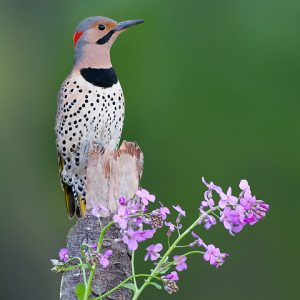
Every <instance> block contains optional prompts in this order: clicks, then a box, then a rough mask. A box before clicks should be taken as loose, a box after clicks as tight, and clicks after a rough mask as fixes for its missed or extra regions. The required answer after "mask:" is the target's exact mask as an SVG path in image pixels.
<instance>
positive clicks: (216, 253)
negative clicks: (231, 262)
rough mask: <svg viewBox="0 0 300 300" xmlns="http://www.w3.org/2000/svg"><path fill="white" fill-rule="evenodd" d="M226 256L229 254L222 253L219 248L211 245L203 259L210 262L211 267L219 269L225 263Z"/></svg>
mask: <svg viewBox="0 0 300 300" xmlns="http://www.w3.org/2000/svg"><path fill="white" fill-rule="evenodd" d="M226 256H228V254H227V253H221V251H220V249H219V248H216V247H215V246H214V245H212V244H211V245H208V246H207V249H206V252H205V253H204V255H203V258H204V260H205V261H209V263H210V264H211V265H214V266H216V267H217V268H218V267H219V266H221V265H222V264H223V263H224V260H225V257H226Z"/></svg>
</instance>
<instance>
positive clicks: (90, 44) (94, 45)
mask: <svg viewBox="0 0 300 300" xmlns="http://www.w3.org/2000/svg"><path fill="white" fill-rule="evenodd" d="M142 22H144V21H143V20H129V21H124V22H116V21H114V20H112V19H109V18H105V17H100V16H97V17H88V18H86V19H84V20H83V21H81V22H80V23H79V24H78V25H77V28H76V30H75V34H74V37H73V41H74V48H75V65H76V63H77V64H78V63H79V64H80V65H83V66H84V65H85V66H88V67H102V68H107V67H110V66H111V63H110V48H111V46H112V45H113V43H114V41H115V40H116V38H117V37H118V35H119V34H120V33H121V32H123V31H124V30H126V29H127V28H128V27H130V26H133V25H136V24H140V23H142Z"/></svg>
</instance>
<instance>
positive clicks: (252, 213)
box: [245, 200, 269, 225]
mask: <svg viewBox="0 0 300 300" xmlns="http://www.w3.org/2000/svg"><path fill="white" fill-rule="evenodd" d="M268 211H269V205H268V204H266V203H264V202H263V201H262V200H256V202H255V203H253V204H252V205H251V207H250V209H249V210H247V212H246V213H245V222H246V223H249V224H250V225H254V224H255V223H257V222H258V221H260V220H262V219H263V218H264V217H265V216H266V214H267V212H268Z"/></svg>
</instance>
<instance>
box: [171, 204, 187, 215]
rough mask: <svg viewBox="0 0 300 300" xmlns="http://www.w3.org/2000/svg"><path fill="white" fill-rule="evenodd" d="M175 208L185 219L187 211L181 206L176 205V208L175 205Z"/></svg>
mask: <svg viewBox="0 0 300 300" xmlns="http://www.w3.org/2000/svg"><path fill="white" fill-rule="evenodd" d="M173 208H174V209H175V210H176V211H177V212H178V213H179V214H180V215H181V216H183V217H185V211H184V210H183V209H182V208H181V207H180V206H179V205H176V206H174V205H173Z"/></svg>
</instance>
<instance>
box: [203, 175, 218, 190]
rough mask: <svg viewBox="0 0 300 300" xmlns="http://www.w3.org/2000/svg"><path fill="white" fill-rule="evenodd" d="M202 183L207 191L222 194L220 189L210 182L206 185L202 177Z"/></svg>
mask: <svg viewBox="0 0 300 300" xmlns="http://www.w3.org/2000/svg"><path fill="white" fill-rule="evenodd" d="M202 182H203V183H204V184H205V185H206V186H207V188H208V189H209V190H212V191H216V192H217V193H218V194H219V193H221V192H222V189H221V187H219V186H217V185H215V184H214V183H213V182H212V181H211V182H210V183H207V182H206V181H205V179H204V177H202Z"/></svg>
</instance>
